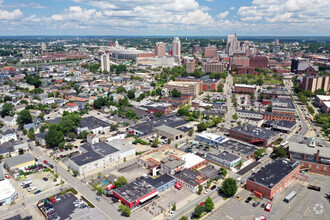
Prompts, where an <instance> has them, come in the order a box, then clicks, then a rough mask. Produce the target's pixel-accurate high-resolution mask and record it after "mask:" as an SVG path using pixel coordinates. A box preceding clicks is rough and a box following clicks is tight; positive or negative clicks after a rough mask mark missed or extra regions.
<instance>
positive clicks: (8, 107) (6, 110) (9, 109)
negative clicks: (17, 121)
mask: <svg viewBox="0 0 330 220" xmlns="http://www.w3.org/2000/svg"><path fill="white" fill-rule="evenodd" d="M0 115H1V117H3V118H4V117H6V116H14V105H13V104H11V103H5V104H4V105H3V106H2V110H1V112H0Z"/></svg>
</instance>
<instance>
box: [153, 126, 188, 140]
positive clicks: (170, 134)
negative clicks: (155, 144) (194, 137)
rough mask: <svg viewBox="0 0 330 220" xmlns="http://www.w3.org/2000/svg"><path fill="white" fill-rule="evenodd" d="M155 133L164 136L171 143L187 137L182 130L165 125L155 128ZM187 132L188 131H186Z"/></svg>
mask: <svg viewBox="0 0 330 220" xmlns="http://www.w3.org/2000/svg"><path fill="white" fill-rule="evenodd" d="M155 131H156V132H157V134H159V135H161V136H165V137H167V138H168V139H171V140H173V141H177V140H181V139H183V138H185V137H186V136H187V133H188V132H184V131H182V130H179V129H176V128H173V127H170V126H167V125H161V126H158V127H155ZM188 131H189V130H188Z"/></svg>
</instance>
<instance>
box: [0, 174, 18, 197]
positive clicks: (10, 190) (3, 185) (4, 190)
mask: <svg viewBox="0 0 330 220" xmlns="http://www.w3.org/2000/svg"><path fill="white" fill-rule="evenodd" d="M0 189H1V190H0V201H5V200H6V199H8V198H10V197H11V196H12V195H13V194H14V193H15V192H16V190H15V188H14V187H13V186H12V185H11V183H10V182H9V180H7V179H5V180H2V181H0Z"/></svg>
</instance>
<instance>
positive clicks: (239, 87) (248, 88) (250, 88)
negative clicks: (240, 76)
mask: <svg viewBox="0 0 330 220" xmlns="http://www.w3.org/2000/svg"><path fill="white" fill-rule="evenodd" d="M255 90H256V86H255V85H245V84H235V92H236V93H246V94H249V93H251V92H253V93H254V92H255Z"/></svg>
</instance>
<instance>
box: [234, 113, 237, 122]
mask: <svg viewBox="0 0 330 220" xmlns="http://www.w3.org/2000/svg"><path fill="white" fill-rule="evenodd" d="M233 119H234V120H235V121H236V120H237V119H238V116H237V114H236V113H235V114H234V115H233Z"/></svg>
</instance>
